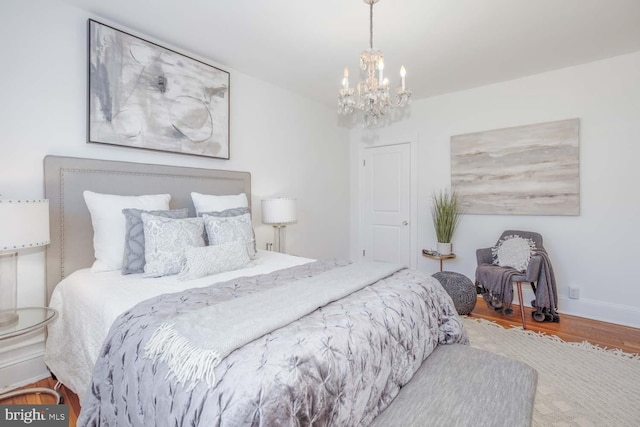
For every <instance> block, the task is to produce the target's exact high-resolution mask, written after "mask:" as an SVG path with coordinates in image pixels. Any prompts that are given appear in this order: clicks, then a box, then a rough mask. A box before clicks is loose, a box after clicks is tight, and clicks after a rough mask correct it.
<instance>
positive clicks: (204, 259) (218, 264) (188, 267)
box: [178, 241, 250, 280]
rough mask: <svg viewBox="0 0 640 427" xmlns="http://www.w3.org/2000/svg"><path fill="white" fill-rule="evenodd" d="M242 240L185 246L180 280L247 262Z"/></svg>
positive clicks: (216, 272) (225, 269)
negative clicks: (203, 245) (219, 243)
mask: <svg viewBox="0 0 640 427" xmlns="http://www.w3.org/2000/svg"><path fill="white" fill-rule="evenodd" d="M249 261H250V259H249V254H248V253H247V244H246V243H245V242H244V241H237V242H231V243H223V244H221V245H215V246H205V247H202V248H185V250H184V259H183V265H182V270H181V271H180V276H178V277H179V278H180V279H181V280H192V279H199V278H200V277H205V276H210V275H212V274H218V273H222V272H225V271H231V270H237V269H239V268H242V267H244V266H245V265H247V264H248V263H249Z"/></svg>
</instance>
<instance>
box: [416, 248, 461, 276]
mask: <svg viewBox="0 0 640 427" xmlns="http://www.w3.org/2000/svg"><path fill="white" fill-rule="evenodd" d="M422 256H423V257H427V258H431V259H435V260H438V261H440V271H442V261H444V260H445V259H453V258H455V257H456V254H449V255H440V254H439V253H438V252H433V251H427V250H426V249H423V250H422Z"/></svg>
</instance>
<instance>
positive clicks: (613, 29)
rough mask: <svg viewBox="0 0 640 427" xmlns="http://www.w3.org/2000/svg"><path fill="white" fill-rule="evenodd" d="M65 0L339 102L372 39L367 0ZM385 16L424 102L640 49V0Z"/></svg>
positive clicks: (410, 4)
mask: <svg viewBox="0 0 640 427" xmlns="http://www.w3.org/2000/svg"><path fill="white" fill-rule="evenodd" d="M62 1H64V2H66V3H69V4H71V5H75V6H77V7H80V8H82V9H85V10H88V11H89V12H91V13H93V14H95V15H97V16H98V17H104V18H105V19H106V20H107V21H106V22H105V23H113V24H116V26H117V25H121V26H123V27H128V28H130V29H131V30H132V31H135V32H136V33H138V34H140V35H147V36H149V37H151V38H154V39H156V40H157V41H158V42H160V43H162V42H165V43H167V44H168V45H171V46H175V47H177V48H179V49H182V50H184V51H186V52H190V53H193V54H195V55H198V56H201V57H203V58H205V59H206V58H208V59H210V60H211V61H212V63H214V64H215V65H218V66H220V67H221V68H224V67H229V68H231V69H234V70H237V71H240V72H242V73H244V74H248V75H251V76H254V77H256V78H259V79H261V80H264V81H267V82H270V83H272V84H274V85H277V86H280V87H283V88H286V89H288V90H291V91H293V92H296V93H299V94H301V95H304V96H307V97H310V98H313V99H315V100H317V101H319V102H321V103H324V104H326V105H330V106H335V105H336V101H337V91H338V89H339V87H340V83H341V79H342V70H343V68H344V67H345V66H348V67H349V69H350V70H351V76H352V79H351V82H352V85H353V84H354V83H355V78H353V76H356V75H357V72H356V70H357V67H358V58H359V55H360V52H361V51H362V50H364V49H366V48H368V43H369V6H368V5H367V4H365V3H364V2H363V1H362V0H318V1H315V2H311V1H306V0H268V1H266V0H180V1H176V0H109V1H104V0H62ZM373 20H374V40H373V44H374V48H378V49H381V50H382V51H383V52H384V54H385V75H386V76H388V77H389V80H390V82H391V86H392V88H393V87H396V86H397V85H398V83H399V69H400V66H401V65H404V66H405V67H406V69H407V77H406V79H407V87H408V88H409V89H411V90H412V91H413V98H414V99H416V98H424V97H428V96H433V95H437V94H442V93H448V92H453V91H458V90H463V89H468V88H472V87H477V86H482V85H486V84H490V83H495V82H500V81H504V80H510V79H514V78H518V77H523V76H527V75H532V74H537V73H541V72H544V71H550V70H555V69H560V68H565V67H568V66H572V65H577V64H582V63H586V62H590V61H595V60H598V59H603V58H608V57H612V56H616V55H621V54H625V53H630V52H635V51H640V0H380V2H379V3H377V4H376V5H375V6H374V11H373ZM108 21H111V22H108ZM232 79H233V75H232Z"/></svg>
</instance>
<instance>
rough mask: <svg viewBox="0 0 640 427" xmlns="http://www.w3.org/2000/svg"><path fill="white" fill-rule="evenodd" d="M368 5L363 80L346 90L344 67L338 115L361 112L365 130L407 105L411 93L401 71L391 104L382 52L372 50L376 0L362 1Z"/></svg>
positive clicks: (347, 86)
mask: <svg viewBox="0 0 640 427" xmlns="http://www.w3.org/2000/svg"><path fill="white" fill-rule="evenodd" d="M363 1H364V2H365V3H367V4H368V5H369V49H367V50H365V51H364V52H362V54H360V69H361V70H362V71H364V74H365V77H366V79H365V80H363V81H360V82H358V84H357V86H356V87H355V88H353V87H350V86H349V69H348V68H347V67H345V69H344V78H343V79H342V89H340V91H339V93H338V114H342V115H348V114H353V113H354V112H355V111H356V110H360V111H362V112H363V114H364V126H371V125H374V126H375V125H377V124H378V123H379V121H380V119H381V118H382V117H383V116H384V115H385V114H387V113H389V112H390V111H392V110H394V109H396V108H401V107H404V106H405V105H407V104H408V103H409V98H411V91H410V90H408V89H407V88H406V87H405V81H404V79H405V76H406V74H407V72H406V70H405V69H404V66H402V67H401V68H400V78H401V87H400V88H398V89H397V90H396V96H395V99H394V100H391V99H390V97H389V79H387V78H386V77H384V75H383V72H384V57H383V55H382V51H380V50H376V49H374V48H373V5H374V4H375V3H377V2H378V1H379V0H363Z"/></svg>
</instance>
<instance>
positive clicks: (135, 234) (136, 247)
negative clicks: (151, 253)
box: [122, 208, 189, 274]
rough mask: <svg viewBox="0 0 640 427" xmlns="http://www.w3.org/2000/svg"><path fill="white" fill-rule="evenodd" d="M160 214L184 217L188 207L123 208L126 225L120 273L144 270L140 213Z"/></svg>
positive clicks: (142, 228)
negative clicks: (171, 208)
mask: <svg viewBox="0 0 640 427" xmlns="http://www.w3.org/2000/svg"><path fill="white" fill-rule="evenodd" d="M143 212H144V213H148V214H149V215H155V216H161V217H164V218H186V217H188V216H189V210H188V209H186V208H185V209H176V210H170V211H143V210H142V209H123V210H122V213H123V214H124V217H125V221H126V226H125V234H124V258H123V260H122V274H135V273H143V272H144V226H143V225H142V213H143Z"/></svg>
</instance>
